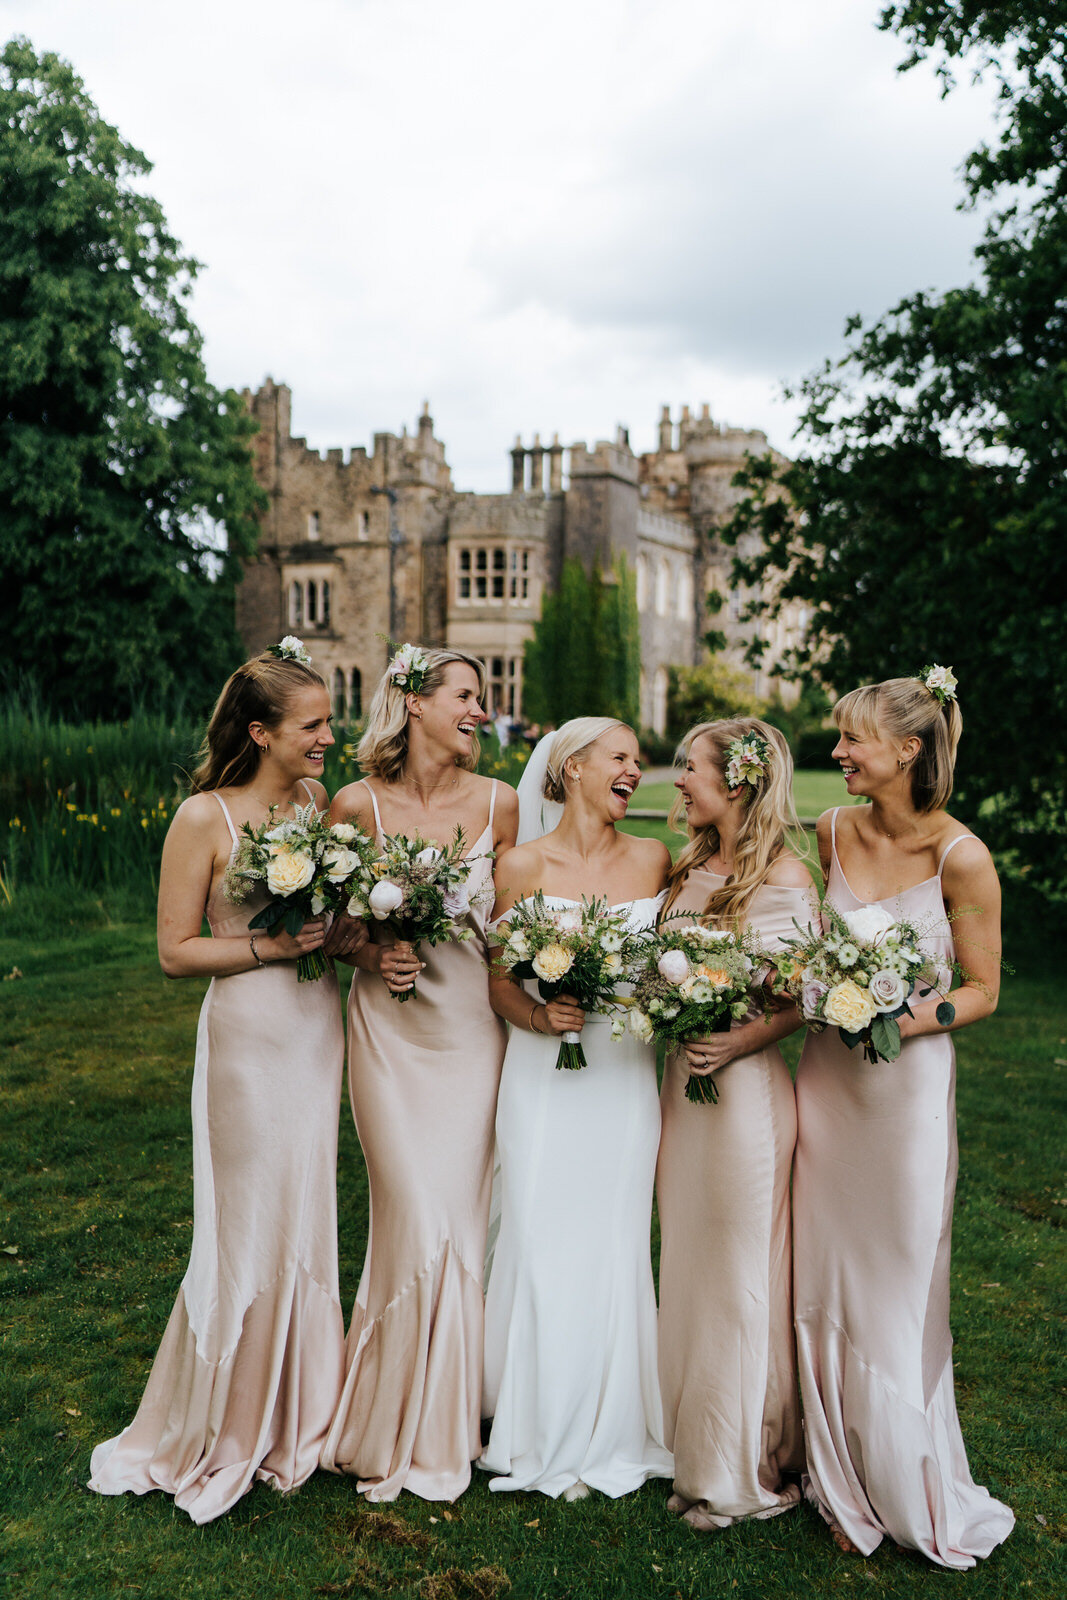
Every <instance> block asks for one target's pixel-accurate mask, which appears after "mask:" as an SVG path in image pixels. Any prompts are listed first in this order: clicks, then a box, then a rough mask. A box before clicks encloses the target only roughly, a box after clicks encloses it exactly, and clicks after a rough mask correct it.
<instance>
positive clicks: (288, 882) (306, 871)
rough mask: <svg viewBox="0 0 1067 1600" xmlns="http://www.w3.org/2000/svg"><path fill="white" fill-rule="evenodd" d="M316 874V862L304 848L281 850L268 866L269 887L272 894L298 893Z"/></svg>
mask: <svg viewBox="0 0 1067 1600" xmlns="http://www.w3.org/2000/svg"><path fill="white" fill-rule="evenodd" d="M314 876H315V863H314V861H313V860H312V858H311V857H310V856H309V855H307V854H306V853H305V852H304V851H303V850H279V851H278V854H277V855H276V856H274V857H272V859H271V861H270V862H269V864H268V866H267V888H268V889H269V890H270V892H271V894H281V895H286V894H296V892H297V891H298V890H299V889H306V888H307V886H308V884H309V883H310V882H311V880H312V878H313V877H314Z"/></svg>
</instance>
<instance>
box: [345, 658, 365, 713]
mask: <svg viewBox="0 0 1067 1600" xmlns="http://www.w3.org/2000/svg"><path fill="white" fill-rule="evenodd" d="M349 683H350V687H349V691H348V712H349V715H350V716H351V718H352V721H353V722H356V721H358V719H359V718H360V717H361V716H362V715H363V674H362V673H361V672H360V670H359V668H358V667H353V668H352V676H351V678H350V680H349Z"/></svg>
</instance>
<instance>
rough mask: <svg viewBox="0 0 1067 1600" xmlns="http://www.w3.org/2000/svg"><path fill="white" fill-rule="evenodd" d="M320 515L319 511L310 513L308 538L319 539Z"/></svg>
mask: <svg viewBox="0 0 1067 1600" xmlns="http://www.w3.org/2000/svg"><path fill="white" fill-rule="evenodd" d="M320 531H321V530H320V528H319V514H318V512H317V511H309V512H308V538H309V539H317V538H319V536H320Z"/></svg>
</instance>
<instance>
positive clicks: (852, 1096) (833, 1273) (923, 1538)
mask: <svg viewBox="0 0 1067 1600" xmlns="http://www.w3.org/2000/svg"><path fill="white" fill-rule="evenodd" d="M971 837H973V835H970V834H960V835H958V836H957V837H956V838H955V839H953V840H952V841H951V842H950V843H949V844H948V846H947V847H946V849H945V851H944V852H943V854H942V856H941V860H940V861H939V863H938V869H937V874H936V876H935V877H932V878H928V879H927V880H926V881H925V882H923V883H919V884H916V885H915V886H914V887H912V888H910V889H905V890H903V891H902V892H901V893H900V894H899V895H897V896H894V897H892V898H887V899H884V900H879V901H863V900H860V899H859V897H858V896H857V895H855V894H853V892H852V890H851V888H850V887H849V884H848V881H847V880H846V878H845V874H844V872H843V870H842V867H841V863H840V861H839V859H838V855H837V813H836V811H835V812H834V814H833V817H832V820H831V839H832V847H831V848H832V857H831V865H830V877H829V883H828V886H827V895H828V898H829V899H830V901H831V902H832V903H833V905H834V906H836V907H837V909H838V910H839V911H842V912H845V911H853V910H855V909H856V908H857V907H860V906H863V905H868V904H876V905H880V906H882V907H883V908H884V909H885V910H886V911H888V912H889V913H890V914H891V915H893V916H897V917H903V918H904V919H906V920H907V921H908V922H910V923H912V924H913V925H914V926H915V927H916V929H917V930H919V931H920V932H921V933H922V935H923V937H922V945H923V948H924V949H925V950H927V951H928V952H929V953H930V954H931V955H933V956H935V957H937V958H939V959H940V961H941V963H942V967H943V971H944V973H945V976H946V978H947V976H948V963H950V962H951V961H952V959H953V956H954V950H953V943H952V935H951V930H950V926H949V923H948V921H947V919H946V916H945V904H944V900H943V898H942V893H941V874H942V871H943V869H944V864H945V858H946V857H947V855H948V853H949V851H950V850H952V849H953V848H954V847H955V846H956V845H957V844H958V843H959V842H960V839H963V838H971ZM955 1089H956V1066H955V1052H954V1050H953V1047H952V1038H951V1035H949V1034H947V1033H941V1034H934V1035H928V1036H922V1037H919V1038H912V1039H906V1040H905V1041H904V1045H903V1048H902V1050H901V1053H900V1056H899V1057H898V1059H897V1060H896V1061H876V1062H874V1063H870V1062H867V1061H865V1060H864V1059H863V1055H862V1052H861V1051H860V1050H859V1049H855V1050H850V1049H849V1048H848V1047H847V1046H846V1045H845V1043H844V1042H843V1040H842V1039H841V1037H840V1035H839V1034H838V1032H837V1030H836V1028H827V1029H826V1031H825V1032H824V1033H820V1034H811V1035H809V1037H808V1039H807V1042H806V1043H805V1046H804V1051H803V1054H802V1056H801V1060H800V1066H799V1069H798V1072H797V1083H796V1091H797V1121H798V1138H797V1153H796V1167H795V1175H794V1189H793V1208H794V1241H795V1280H794V1285H795V1300H796V1324H797V1352H798V1358H799V1367H800V1383H801V1394H802V1399H803V1403H804V1429H805V1444H806V1451H807V1465H808V1473H809V1476H810V1487H809V1494H810V1497H811V1498H812V1499H814V1501H815V1503H816V1504H817V1505H818V1507H819V1509H820V1510H821V1511H822V1513H823V1515H824V1516H825V1517H826V1519H827V1521H830V1522H836V1523H837V1524H838V1525H839V1526H840V1527H841V1528H842V1529H843V1530H844V1532H845V1534H847V1536H848V1538H849V1539H851V1541H852V1543H853V1544H854V1545H855V1546H856V1548H857V1549H858V1550H860V1551H861V1552H862V1553H863V1554H864V1555H869V1554H870V1553H871V1551H872V1550H874V1549H875V1547H876V1546H877V1545H878V1544H880V1543H881V1541H882V1539H883V1537H885V1536H886V1535H888V1536H889V1537H890V1538H891V1539H893V1540H895V1541H896V1543H897V1544H898V1545H902V1546H904V1547H905V1548H908V1549H915V1550H919V1551H921V1552H922V1553H923V1554H924V1555H926V1556H928V1557H929V1559H930V1560H931V1561H934V1562H936V1563H937V1564H938V1565H940V1566H944V1567H957V1568H958V1567H973V1566H974V1565H975V1561H976V1558H977V1557H979V1556H987V1555H988V1554H989V1552H990V1551H991V1550H992V1549H993V1548H994V1547H995V1546H996V1545H998V1544H1000V1543H1001V1542H1002V1541H1003V1540H1004V1539H1006V1538H1007V1537H1008V1534H1009V1533H1010V1532H1011V1529H1012V1526H1013V1524H1014V1520H1015V1519H1014V1517H1013V1515H1012V1513H1011V1511H1010V1510H1009V1509H1008V1507H1007V1506H1005V1505H1002V1504H1001V1503H1000V1501H998V1500H995V1499H993V1497H992V1496H991V1495H990V1494H989V1493H988V1491H987V1490H985V1489H983V1488H979V1487H978V1485H976V1484H975V1483H974V1481H973V1479H972V1477H971V1473H970V1468H969V1467H968V1464H967V1454H966V1451H965V1449H964V1444H963V1437H962V1434H961V1432H960V1425H959V1420H958V1418H957V1414H956V1399H955V1392H954V1386H953V1376H952V1336H951V1333H950V1331H949V1256H950V1250H951V1239H952V1206H953V1198H954V1194H955V1187H956V1171H957V1165H958V1155H957V1145H956V1109H955Z"/></svg>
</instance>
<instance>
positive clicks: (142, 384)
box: [0, 39, 260, 717]
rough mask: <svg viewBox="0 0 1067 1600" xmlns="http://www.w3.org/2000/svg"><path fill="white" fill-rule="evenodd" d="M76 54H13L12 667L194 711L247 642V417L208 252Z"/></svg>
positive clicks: (87, 696) (1, 392) (106, 703)
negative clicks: (197, 313) (199, 273)
mask: <svg viewBox="0 0 1067 1600" xmlns="http://www.w3.org/2000/svg"><path fill="white" fill-rule="evenodd" d="M150 170H151V168H150V165H149V163H148V161H147V160H146V159H145V157H144V156H143V155H141V154H140V153H139V152H138V151H137V150H134V149H132V148H131V147H130V146H129V145H127V144H125V143H124V142H123V141H122V139H121V138H120V136H119V134H118V132H117V131H116V129H115V128H113V127H111V126H109V124H108V123H106V122H105V121H103V119H102V118H101V117H100V115H99V114H98V112H97V110H96V107H95V106H94V105H93V103H92V101H91V100H90V99H89V97H88V95H87V94H86V92H85V89H84V87H83V85H82V83H81V82H80V81H79V79H78V78H77V77H76V76H75V74H74V72H73V70H72V69H71V67H70V66H69V65H68V64H67V63H66V62H64V61H63V60H61V59H60V58H59V57H57V56H55V55H52V54H44V55H38V54H37V53H36V52H35V51H34V49H33V47H32V46H31V45H30V44H29V42H28V41H27V40H25V39H14V40H12V41H11V42H9V43H8V44H7V45H6V46H5V48H4V50H3V53H2V54H0V196H2V205H3V220H2V224H0V637H2V639H3V651H2V654H0V668H3V669H5V670H6V674H7V676H8V677H9V679H10V681H11V682H12V683H14V684H18V683H19V681H20V680H28V681H29V682H31V683H32V684H33V685H34V686H35V687H36V688H37V690H38V692H39V693H40V694H41V695H42V696H43V697H44V698H45V700H46V702H47V703H49V704H51V705H52V706H53V707H54V708H55V709H57V710H61V711H76V712H82V713H87V714H92V715H95V716H105V717H106V716H111V715H122V714H124V713H125V712H127V711H128V710H129V709H130V708H131V706H132V705H133V704H135V703H136V702H138V701H141V702H144V701H145V700H148V701H152V702H156V703H158V704H168V703H174V702H176V701H183V702H184V703H185V704H187V705H189V706H190V707H193V708H199V707H201V706H203V705H204V704H205V702H208V701H209V700H210V696H211V694H212V692H213V691H214V690H217V688H218V685H219V683H220V681H221V678H222V677H223V675H224V674H225V673H226V672H227V671H228V670H229V669H230V668H231V667H232V665H233V664H234V662H235V660H237V659H240V656H239V645H238V642H237V638H236V634H235V629H234V622H233V592H234V583H235V580H236V578H237V576H238V574H239V571H240V558H241V556H242V555H243V554H245V553H248V552H250V551H251V550H252V549H253V548H254V544H255V534H256V519H255V513H256V510H257V508H258V506H259V503H260V495H259V491H258V489H257V488H256V484H255V480H254V477H253V473H252V466H251V456H250V451H249V443H248V441H249V435H250V433H251V431H252V427H253V424H252V422H251V420H250V418H249V417H248V415H247V412H246V409H245V407H244V406H243V404H242V402H241V399H240V397H239V396H238V395H237V394H236V393H234V392H233V391H227V392H225V393H220V392H219V391H218V390H217V389H215V388H214V387H213V386H212V385H211V384H210V383H209V382H208V379H207V375H206V373H205V370H204V363H203V359H202V354H201V337H200V334H199V332H198V331H197V329H196V327H195V325H194V324H193V322H192V320H191V318H190V315H189V309H188V307H189V298H190V294H191V289H192V284H193V279H194V277H195V274H196V270H197V265H196V263H195V262H193V261H191V260H190V259H189V258H188V257H187V256H184V255H183V254H182V251H181V248H180V246H179V245H178V243H177V241H176V240H175V239H174V238H173V237H172V236H171V234H170V233H169V231H168V229H167V225H166V220H165V218H164V216H163V212H162V210H161V209H160V207H159V205H158V204H157V203H156V201H155V200H153V199H151V198H150V197H149V196H148V195H147V194H145V193H144V191H143V188H142V181H143V179H144V178H145V177H146V176H147V174H148V173H149V172H150Z"/></svg>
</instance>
